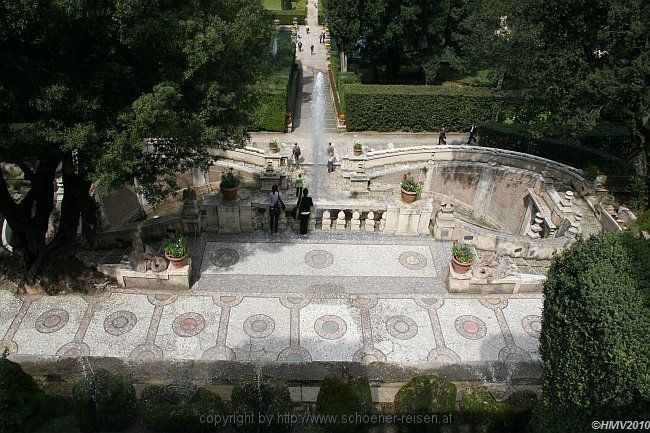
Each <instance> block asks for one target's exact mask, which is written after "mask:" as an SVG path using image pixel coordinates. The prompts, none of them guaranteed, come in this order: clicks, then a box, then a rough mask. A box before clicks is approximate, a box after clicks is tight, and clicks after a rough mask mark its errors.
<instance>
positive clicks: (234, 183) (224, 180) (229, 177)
mask: <svg viewBox="0 0 650 433" xmlns="http://www.w3.org/2000/svg"><path fill="white" fill-rule="evenodd" d="M240 182H241V181H240V180H239V178H238V177H237V176H235V175H234V173H233V171H232V168H231V169H230V170H228V172H227V173H224V174H223V175H222V176H221V183H220V184H219V188H220V189H221V193H222V194H223V198H224V199H225V200H235V199H237V191H238V190H239V183H240Z"/></svg>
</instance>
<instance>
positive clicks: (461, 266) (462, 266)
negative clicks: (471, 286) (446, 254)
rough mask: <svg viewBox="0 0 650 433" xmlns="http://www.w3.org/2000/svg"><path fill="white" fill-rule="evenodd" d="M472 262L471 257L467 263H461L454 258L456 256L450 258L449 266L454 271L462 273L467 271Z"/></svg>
mask: <svg viewBox="0 0 650 433" xmlns="http://www.w3.org/2000/svg"><path fill="white" fill-rule="evenodd" d="M473 263H474V259H472V260H471V261H470V262H469V263H462V262H459V261H458V260H456V257H452V258H451V266H452V267H453V268H454V271H456V272H457V273H459V274H464V273H465V272H467V271H469V268H471V267H472V264H473Z"/></svg>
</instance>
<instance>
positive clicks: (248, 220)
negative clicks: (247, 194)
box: [239, 205, 255, 232]
mask: <svg viewBox="0 0 650 433" xmlns="http://www.w3.org/2000/svg"><path fill="white" fill-rule="evenodd" d="M253 218H254V215H253V208H252V207H251V205H241V206H239V226H240V227H241V231H242V232H253V231H255V221H253Z"/></svg>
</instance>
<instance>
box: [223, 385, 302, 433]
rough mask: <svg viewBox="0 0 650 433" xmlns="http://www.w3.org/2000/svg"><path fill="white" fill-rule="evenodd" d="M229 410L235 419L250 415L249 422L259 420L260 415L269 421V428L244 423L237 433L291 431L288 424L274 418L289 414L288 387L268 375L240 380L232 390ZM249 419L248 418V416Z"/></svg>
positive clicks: (289, 397)
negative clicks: (251, 417) (250, 419)
mask: <svg viewBox="0 0 650 433" xmlns="http://www.w3.org/2000/svg"><path fill="white" fill-rule="evenodd" d="M231 403H232V410H233V413H235V414H238V415H242V416H243V415H245V414H253V420H255V421H257V420H260V419H261V418H260V416H261V415H264V416H265V417H266V419H272V418H271V416H274V417H275V418H273V420H272V422H271V424H270V425H269V424H265V425H263V426H262V425H258V424H257V423H256V422H255V423H247V424H244V425H243V426H241V427H239V428H238V429H237V431H242V432H259V431H264V432H271V433H281V432H287V431H289V430H290V429H291V424H290V423H286V422H282V420H281V419H279V418H278V417H277V415H278V414H282V415H286V414H291V413H292V411H293V402H292V401H291V395H290V394H289V387H288V386H287V384H286V382H285V381H284V380H282V379H280V378H278V377H275V376H271V375H266V374H265V375H253V374H247V375H244V376H241V377H240V378H239V379H238V380H237V382H236V383H235V386H234V388H233V390H232V397H231ZM249 416H250V415H249Z"/></svg>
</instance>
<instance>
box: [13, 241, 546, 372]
mask: <svg viewBox="0 0 650 433" xmlns="http://www.w3.org/2000/svg"><path fill="white" fill-rule="evenodd" d="M224 239H225V240H224ZM240 241H241V239H240ZM201 249H202V250H203V254H202V256H203V260H202V263H200V264H199V265H198V269H196V270H197V271H200V275H197V276H199V278H198V281H197V282H196V284H195V285H194V288H193V289H192V290H191V291H189V292H183V293H162V292H156V293H152V292H150V291H142V290H126V289H122V290H115V291H113V292H110V293H104V294H101V295H98V296H79V295H67V296H59V297H48V296H29V295H21V296H18V297H15V296H14V295H12V294H11V293H9V292H8V291H4V290H0V306H1V307H0V338H2V340H0V346H6V347H8V348H9V350H10V353H11V355H12V356H15V355H18V356H40V357H54V356H70V357H77V356H80V355H85V356H101V357H118V358H128V359H134V360H143V359H151V358H167V359H177V360H181V359H193V360H197V359H205V360H238V361H254V362H260V361H261V362H270V361H275V362H278V361H279V362H301V361H359V362H374V361H382V362H388V363H395V364H402V365H416V366H418V365H419V366H425V365H430V364H432V363H449V362H481V361H497V360H501V361H515V362H516V361H519V360H538V359H539V353H538V338H539V331H540V326H541V322H540V320H541V319H540V316H541V309H542V303H543V300H542V296H541V294H517V295H500V296H478V295H451V294H446V293H442V289H441V288H440V287H439V286H440V285H441V284H442V283H441V281H442V279H443V276H444V275H445V274H444V271H445V269H444V268H445V266H443V264H445V263H448V262H447V260H448V258H447V257H446V256H444V254H445V252H448V250H449V246H448V245H447V244H443V243H436V242H432V241H431V240H430V239H423V238H407V239H400V238H377V237H369V238H358V239H354V242H351V241H350V240H349V239H346V238H340V237H339V238H327V237H325V236H314V237H312V238H308V239H306V240H305V239H295V240H291V241H290V242H289V241H286V240H284V241H283V240H282V239H280V240H277V239H276V240H272V241H263V240H261V239H259V237H258V238H255V237H253V238H250V239H245V241H244V242H239V243H237V242H234V241H233V242H230V241H229V239H228V238H224V237H220V238H218V239H217V238H216V237H212V238H204V239H203V240H202V242H200V243H199V244H198V245H196V246H195V247H194V250H195V253H198V252H199V251H196V250H201ZM112 254H114V255H118V254H117V253H112ZM195 257H196V256H195ZM197 274H198V272H197ZM269 278H271V279H275V280H273V281H274V282H273V283H269ZM255 287H258V289H256V290H251V288H255ZM372 287H380V290H375V291H374V292H373V291H366V292H364V290H365V289H366V288H372ZM427 288H428V289H427ZM274 289H281V290H274ZM292 289H293V290H292Z"/></svg>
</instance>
